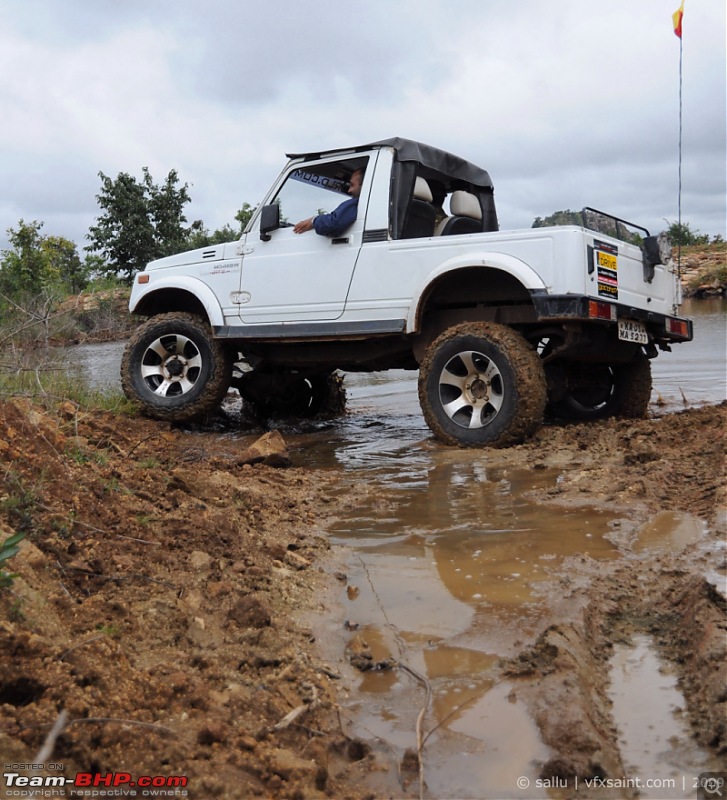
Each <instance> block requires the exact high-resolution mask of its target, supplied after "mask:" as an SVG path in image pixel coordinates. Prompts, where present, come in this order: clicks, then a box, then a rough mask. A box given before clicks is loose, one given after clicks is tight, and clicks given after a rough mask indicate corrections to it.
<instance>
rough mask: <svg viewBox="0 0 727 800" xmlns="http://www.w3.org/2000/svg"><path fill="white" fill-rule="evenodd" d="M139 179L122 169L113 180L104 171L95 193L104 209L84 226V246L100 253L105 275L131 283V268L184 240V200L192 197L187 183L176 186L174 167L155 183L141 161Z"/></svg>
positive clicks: (167, 252) (179, 247)
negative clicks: (86, 244) (142, 167)
mask: <svg viewBox="0 0 727 800" xmlns="http://www.w3.org/2000/svg"><path fill="white" fill-rule="evenodd" d="M143 173H144V176H143V178H142V180H141V182H139V181H137V180H136V178H134V177H133V176H131V175H129V174H128V173H125V172H120V173H119V174H118V176H117V177H116V180H111V178H109V177H108V176H107V175H104V174H103V172H99V177H100V178H101V191H100V193H99V194H98V195H97V196H96V200H97V201H98V204H99V206H100V207H101V209H102V212H103V213H102V214H101V215H100V216H99V217H98V219H97V220H96V223H97V224H96V225H93V226H92V227H91V228H90V229H89V232H88V236H87V238H88V239H89V241H90V242H91V244H89V245H88V246H87V247H86V248H85V249H86V250H88V251H90V252H92V253H99V254H100V255H101V256H102V257H103V258H104V261H105V263H106V268H105V272H106V274H107V275H109V276H115V275H119V276H120V277H121V278H122V279H123V280H124V281H126V282H127V283H131V281H132V280H133V277H134V274H135V273H136V272H138V271H139V270H142V269H144V267H145V266H146V264H147V263H148V262H149V261H153V260H154V259H157V258H162V257H164V256H168V255H172V254H173V253H178V252H180V251H181V250H184V249H185V248H186V246H187V240H188V237H189V230H188V229H186V228H185V227H184V223H185V222H186V221H187V220H186V218H185V217H184V213H183V212H184V206H185V204H186V203H188V202H189V201H190V197H189V193H188V192H187V184H186V183H185V184H184V185H183V186H178V183H179V177H178V175H177V172H176V170H170V172H169V174H168V175H167V178H166V180H165V182H164V183H163V184H162V185H161V186H157V185H156V184H155V183H154V182H153V180H152V177H151V174H150V173H149V169H148V168H147V167H144V169H143Z"/></svg>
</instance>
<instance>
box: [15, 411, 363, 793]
mask: <svg viewBox="0 0 727 800" xmlns="http://www.w3.org/2000/svg"><path fill="white" fill-rule="evenodd" d="M64 414H65V416H63V415H62V416H61V417H60V418H53V417H51V416H48V415H46V414H44V413H42V411H39V410H38V409H36V408H33V407H31V406H30V405H26V404H24V403H2V404H0V468H1V469H2V472H3V476H4V485H3V491H2V500H1V510H2V516H1V517H0V519H1V520H2V522H0V541H1V540H3V539H4V538H5V537H6V535H8V534H9V533H10V532H11V531H12V530H23V531H25V532H26V537H27V538H26V540H25V542H24V543H23V546H22V550H21V553H20V554H19V555H18V556H17V557H15V558H14V559H13V561H12V569H13V571H15V572H16V573H18V574H19V577H18V578H16V579H15V581H14V584H13V586H12V588H11V590H5V591H3V592H0V675H2V681H1V682H0V751H2V753H3V756H4V760H5V761H6V762H17V763H28V762H29V761H31V760H32V755H33V754H34V753H36V752H37V751H38V750H39V749H40V747H41V745H42V744H43V741H44V739H45V737H46V736H47V734H48V732H49V729H50V727H51V726H52V725H53V723H54V722H55V720H56V719H57V717H58V715H59V713H60V712H61V711H62V710H65V712H67V714H68V719H69V722H68V724H67V725H66V727H65V729H64V730H63V732H62V733H61V735H60V737H59V738H58V740H57V742H56V744H55V748H54V751H53V759H52V760H53V761H55V762H56V763H62V764H65V765H66V766H67V769H68V771H69V772H68V774H71V775H74V774H76V773H77V772H84V771H90V772H100V773H106V772H114V771H116V772H118V771H126V772H130V773H131V774H132V775H183V776H186V777H187V778H188V779H189V785H190V787H193V788H191V789H190V790H189V792H188V796H192V797H199V798H207V797H213V796H214V797H227V798H247V797H252V796H268V797H269V796H281V797H287V796H294V795H296V793H297V794H298V795H300V796H302V795H304V796H306V797H315V796H318V795H319V794H320V793H321V792H323V791H324V790H326V791H328V792H329V793H333V794H338V790H337V786H338V777H337V775H338V773H345V771H346V769H347V768H348V765H349V764H350V763H353V762H351V761H350V759H349V758H348V756H347V755H346V753H347V750H346V745H347V742H346V740H345V739H344V737H343V736H341V735H340V734H338V733H337V732H336V729H335V728H334V732H333V733H328V732H327V731H328V730H329V728H330V727H331V725H332V722H331V709H332V707H333V705H334V695H335V693H334V691H333V689H332V684H333V682H334V680H333V679H332V678H331V677H330V675H329V674H327V673H328V672H330V671H329V670H327V668H326V666H325V665H324V664H321V663H318V662H317V661H316V659H315V656H314V655H313V646H312V643H311V641H310V633H309V632H308V631H307V630H306V629H305V628H303V627H301V625H300V622H298V621H297V616H298V613H299V612H302V611H305V610H306V609H310V608H312V607H314V606H315V603H316V592H317V590H316V587H317V586H319V585H320V584H321V582H322V580H323V575H322V573H321V572H319V570H318V568H316V567H314V566H312V564H313V562H314V560H316V559H318V558H319V557H320V556H322V555H324V554H325V552H326V549H327V543H326V541H325V539H324V538H323V537H322V536H321V535H320V534H319V532H318V526H319V525H320V523H321V522H322V517H321V510H322V509H325V508H326V507H327V502H326V501H327V497H326V484H325V481H324V480H322V477H321V476H320V475H315V476H314V475H310V474H307V473H305V472H304V471H302V470H297V469H289V470H279V469H274V468H272V467H269V466H265V465H264V464H260V465H256V466H252V467H251V466H249V465H240V464H239V460H240V458H239V456H240V453H241V452H243V451H244V450H245V449H246V448H245V446H246V444H247V443H248V442H244V441H243V442H241V441H239V440H237V441H232V440H227V441H221V440H220V439H219V437H214V439H212V437H200V436H194V435H191V434H185V433H182V432H179V431H174V430H171V429H170V428H169V426H164V425H160V424H158V423H153V422H150V421H146V420H129V419H124V418H119V417H114V416H113V415H110V414H104V413H101V412H98V413H96V412H95V413H93V414H83V413H81V412H77V410H76V409H75V408H73V407H72V406H70V404H69V405H67V406H66V407H65V409H64ZM294 711H295V712H296V715H295V719H294V720H293V721H292V722H290V721H286V720H287V719H288V715H290V714H291V712H294ZM321 796H322V795H321ZM349 796H352V797H356V796H359V795H358V794H357V793H353V794H350V795H349Z"/></svg>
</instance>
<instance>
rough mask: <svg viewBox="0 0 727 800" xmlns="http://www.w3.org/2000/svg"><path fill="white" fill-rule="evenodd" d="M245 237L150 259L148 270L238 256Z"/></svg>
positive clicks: (204, 262)
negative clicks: (153, 259)
mask: <svg viewBox="0 0 727 800" xmlns="http://www.w3.org/2000/svg"><path fill="white" fill-rule="evenodd" d="M244 238H245V237H244V236H243V238H242V239H241V240H239V241H235V242H226V243H225V244H214V245H210V246H209V247H199V248H197V249H196V250H187V251H186V252H184V253H176V254H175V255H173V256H166V257H165V258H158V259H157V260H156V261H150V262H149V263H148V264H147V265H146V271H149V270H155V269H168V268H169V267H182V266H185V265H186V264H206V263H207V262H208V261H222V259H224V258H236V257H238V255H239V253H238V250H239V248H240V244H241V242H242V241H243V240H244Z"/></svg>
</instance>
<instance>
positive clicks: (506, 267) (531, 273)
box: [406, 252, 547, 333]
mask: <svg viewBox="0 0 727 800" xmlns="http://www.w3.org/2000/svg"><path fill="white" fill-rule="evenodd" d="M472 267H487V268H488V269H497V270H501V271H502V272H505V273H507V274H508V275H511V276H512V277H513V278H515V279H516V280H517V281H519V282H520V283H521V284H522V285H523V286H524V287H525V288H526V289H528V290H529V291H533V290H537V289H541V290H543V289H547V287H546V285H545V284H544V283H543V280H542V279H541V277H540V276H539V275H538V273H537V272H535V270H534V269H533V268H532V267H531V266H529V265H528V264H526V263H525V262H524V261H521V260H520V259H519V258H515V256H510V255H507V254H506V253H488V252H482V253H466V254H464V253H463V254H462V255H458V256H455V257H454V258H451V259H449V260H447V261H444V262H443V263H442V264H440V265H439V266H438V267H437V268H436V269H433V270H432V271H431V272H430V273H429V274H428V275H427V277H426V278H425V280H424V281H422V283H420V284H419V286H418V287H417V290H416V292H415V293H414V297H413V298H412V303H411V306H410V307H409V314H408V316H407V320H406V332H407V333H417V332H418V323H419V321H420V313H419V312H420V308H421V304H422V299H423V298H424V296H425V295H426V293H427V290H428V289H429V287H430V286H431V285H432V283H434V282H435V281H436V280H437V279H438V278H441V277H442V275H445V274H447V273H451V272H456V271H457V270H460V269H469V268H472Z"/></svg>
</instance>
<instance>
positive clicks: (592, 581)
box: [0, 402, 727, 800]
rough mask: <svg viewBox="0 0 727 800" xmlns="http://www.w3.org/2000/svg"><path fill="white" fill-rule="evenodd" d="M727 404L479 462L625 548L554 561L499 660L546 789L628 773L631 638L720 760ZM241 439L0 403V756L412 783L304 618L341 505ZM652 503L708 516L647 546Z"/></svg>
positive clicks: (329, 564) (238, 778)
mask: <svg viewBox="0 0 727 800" xmlns="http://www.w3.org/2000/svg"><path fill="white" fill-rule="evenodd" d="M726 416H727V406H725V405H724V404H723V405H722V406H720V407H705V408H699V409H691V410H688V411H685V412H683V413H680V414H670V415H666V416H664V417H661V418H655V419H649V420H643V421H637V422H625V421H606V422H602V423H597V424H590V425H573V426H563V427H556V426H548V427H545V428H543V429H542V430H541V431H539V433H538V434H537V436H536V437H535V438H534V439H533V440H531V441H530V442H528V443H527V444H524V445H520V446H518V447H513V448H510V449H509V450H499V451H492V452H491V458H492V462H493V464H496V463H498V462H501V463H507V464H511V465H519V466H521V467H523V468H524V469H528V470H530V469H532V470H542V469H550V468H557V469H558V470H559V471H560V473H561V478H560V480H559V481H558V483H557V485H556V486H555V487H552V488H550V489H548V490H546V491H543V492H540V493H535V494H536V496H535V497H534V499H535V500H537V502H541V503H561V504H566V505H567V504H592V505H599V504H601V505H603V506H607V507H608V508H609V509H612V510H618V512H619V513H620V514H622V515H623V516H624V518H626V519H628V520H630V523H631V524H624V525H623V526H621V528H620V529H618V530H615V531H614V534H613V535H614V539H615V540H616V541H617V544H618V547H619V549H620V551H621V552H622V557H621V558H618V559H614V560H612V561H611V562H609V564H608V565H607V566H606V567H604V565H603V564H600V565H596V564H594V563H592V562H590V560H589V559H587V558H583V559H581V558H576V559H573V560H572V561H573V563H571V564H569V570H568V572H567V574H564V575H563V577H562V579H561V583H560V584H559V585H558V586H557V587H552V588H551V590H550V591H552V592H553V593H554V594H557V595H558V602H555V601H553V603H552V609H553V611H552V614H551V616H550V618H549V619H548V620H547V621H546V622H545V623H544V624H543V625H542V626H541V629H540V630H539V631H538V632H537V634H536V635H535V636H534V637H533V639H532V641H528V642H523V643H522V646H521V648H520V651H519V653H517V654H515V655H514V656H512V657H510V658H507V659H503V660H502V661H501V663H500V664H498V665H497V666H496V670H497V672H498V673H499V675H500V676H501V677H502V678H503V679H504V678H507V680H508V681H511V682H512V683H513V684H514V687H515V688H514V690H513V691H514V692H515V693H516V694H517V696H518V697H520V698H521V699H522V700H523V703H524V704H525V705H526V706H527V708H528V709H529V711H530V713H531V714H532V716H533V718H534V719H535V721H536V722H537V725H538V727H539V730H540V734H541V736H542V739H543V741H544V742H545V744H546V745H547V746H548V747H549V748H550V756H549V757H548V758H546V759H543V761H542V763H541V764H540V765H539V770H540V775H541V776H542V777H543V778H544V779H548V778H552V779H556V778H559V779H563V780H566V781H567V780H568V779H570V778H575V777H576V776H580V777H581V778H585V777H589V776H600V777H607V776H621V775H623V774H624V772H625V770H627V768H628V764H625V763H624V761H625V759H624V755H623V752H622V749H621V747H620V745H619V741H618V730H617V728H618V725H617V723H616V721H615V719H614V716H613V713H612V705H611V703H612V701H611V700H610V698H609V695H608V686H609V680H610V679H609V664H610V661H611V658H612V655H613V651H614V648H615V647H617V646H618V645H620V644H622V643H628V642H629V641H631V637H633V636H634V635H635V634H639V633H644V634H648V635H649V636H650V637H651V638H652V640H653V641H654V643H655V644H654V646H655V648H656V649H657V650H658V652H659V654H660V655H661V656H662V657H663V658H664V659H665V660H666V661H668V662H669V663H670V664H672V665H674V668H675V670H676V671H677V674H678V680H679V682H680V687H681V689H682V692H683V694H684V697H685V701H686V710H685V714H686V716H687V717H688V720H689V725H690V726H691V730H692V735H693V737H694V738H695V740H696V741H698V742H699V743H700V745H701V746H703V747H705V748H707V749H708V751H709V752H710V753H711V754H712V756H713V757H714V758H715V759H721V761H722V763H723V762H724V760H725V730H724V719H725V699H726V698H725V694H724V665H725V650H724V630H725V603H724V597H723V595H722V594H720V592H719V591H717V590H716V589H715V588H714V585H713V584H714V583H717V584H718V583H719V582H720V581H722V583H724V578H725V550H724V548H723V546H722V542H723V537H724V518H723V516H722V514H723V509H724V505H725V485H724V430H725V421H726V420H725V417H726ZM255 438H256V437H254V436H252V437H240V436H239V435H238V436H236V437H234V438H231V437H225V436H221V435H220V434H219V433H196V434H192V433H186V432H183V431H180V430H174V429H170V427H169V426H168V425H164V424H160V423H155V422H152V421H149V420H143V419H134V420H130V419H126V418H121V417H114V416H112V415H110V414H105V413H102V412H98V413H96V412H94V413H82V412H79V411H77V410H76V409H73V408H72V407H68V406H66V407H65V408H64V409H62V411H61V413H60V414H58V415H56V414H53V415H51V414H47V413H45V412H43V411H41V410H40V409H38V408H33V407H31V406H29V405H27V404H24V403H19V402H6V403H3V404H0V469H1V470H2V476H3V483H2V489H1V491H0V494H1V495H2V496H1V497H0V540H2V539H4V538H5V537H6V536H7V535H9V534H10V533H11V532H13V531H16V530H22V531H24V532H25V533H26V540H25V544H24V546H23V548H22V550H21V553H20V554H19V555H18V556H17V557H15V558H14V559H13V561H12V562H11V566H12V569H13V571H14V572H16V573H18V576H19V577H17V578H16V579H15V581H14V583H13V585H12V587H11V588H9V589H4V590H2V591H0V676H1V677H0V753H2V755H3V757H4V760H5V762H7V763H20V764H28V763H34V759H35V756H36V754H37V753H38V752H39V751H40V750H41V748H42V746H43V744H44V743H46V744H52V759H53V762H54V763H56V764H62V765H64V767H65V768H66V770H67V774H69V775H74V774H76V773H78V772H86V771H88V772H96V773H107V772H119V771H124V772H129V773H131V774H132V775H136V776H138V775H169V776H185V777H186V778H187V780H188V784H187V787H186V789H185V791H187V796H189V797H196V798H205V799H206V798H211V797H220V798H229V799H230V800H233V799H234V800H238V799H240V798H248V797H270V798H288V797H290V798H293V797H305V798H315V797H335V798H339V797H340V798H344V797H348V798H352V800H358V798H364V797H373V796H381V797H384V796H399V795H400V796H417V795H418V794H419V787H418V774H417V771H416V769H417V767H416V762H417V759H416V755H415V754H414V755H413V756H412V754H411V753H410V754H409V755H408V756H407V759H408V760H407V759H404V760H403V763H402V760H401V759H399V757H398V756H397V755H396V754H395V753H393V752H392V751H391V749H389V750H388V751H386V750H382V749H381V748H380V747H375V746H373V745H372V743H370V742H364V741H360V740H357V739H352V738H351V737H350V736H348V735H347V734H346V732H345V729H344V726H343V725H342V724H341V722H340V719H339V716H338V712H337V704H338V693H339V691H340V689H339V686H340V685H341V676H340V675H339V673H338V671H337V668H335V667H334V668H331V665H330V664H328V663H325V662H324V660H323V658H322V656H321V651H320V649H319V648H318V645H317V642H316V641H315V640H314V637H313V635H312V633H311V630H310V629H308V628H307V627H306V624H305V622H304V620H306V619H310V618H312V617H313V616H315V615H326V614H329V613H331V609H330V606H329V604H328V600H327V599H326V598H327V597H329V596H330V594H329V593H330V588H331V586H332V585H336V584H337V582H338V581H339V579H341V580H343V579H345V576H342V575H340V565H339V564H337V563H336V560H335V558H334V556H333V555H332V554H331V552H330V550H329V544H328V539H327V537H326V533H325V530H326V525H327V524H328V522H329V521H330V520H331V519H332V518H334V517H335V516H336V515H343V514H346V513H347V508H350V507H352V506H354V505H355V504H356V502H357V500H356V497H355V496H354V495H353V494H351V495H348V496H346V495H343V496H341V495H340V492H337V491H336V490H337V488H338V487H337V481H338V479H337V477H336V474H335V473H333V472H332V471H316V472H314V471H310V470H306V469H305V466H304V464H300V463H298V459H297V458H296V454H295V453H286V452H285V451H284V448H283V450H282V451H280V450H279V451H277V454H276V456H275V457H274V458H273V459H272V460H270V459H269V460H268V463H263V462H264V460H265V458H266V457H262V458H257V459H256V458H253V459H251V460H252V461H257V462H258V463H254V464H250V463H242V462H243V461H244V460H245V459H241V453H242V452H243V451H244V450H245V449H246V448H247V447H248V446H249V445H251V444H252V443H253V440H254V439H255ZM288 459H290V460H291V461H292V464H293V466H292V467H289V468H285V469H281V468H280V467H275V466H271V465H270V464H271V463H272V464H279V465H283V464H285V463H288ZM332 498H335V499H332ZM668 511H674V512H688V513H689V514H691V515H694V516H695V517H697V518H699V519H701V520H702V521H703V522H704V525H705V528H704V530H703V531H702V532H701V534H700V536H698V537H695V538H694V540H693V541H688V542H687V543H686V544H681V543H676V544H674V546H669V547H667V548H663V547H662V548H661V549H659V547H656V548H653V547H651V546H650V545H649V544H648V543H646V544H644V542H643V541H642V540H641V539H640V536H641V534H640V532H639V531H640V530H641V529H640V527H639V526H640V525H642V524H643V523H644V522H646V521H647V520H648V519H649V518H650V517H651V516H652V515H654V514H656V513H657V512H668ZM705 575H711V576H716V577H713V581H712V582H711V583H710V582H709V581H708V580H706V578H705ZM345 640H346V635H345V633H344V631H342V633H341V651H342V652H343V650H344V648H345ZM555 708H557V709H558V711H557V713H554V712H553V709H555ZM62 712H66V714H67V721H66V723H65V726H64V727H63V729H62V731H61V732H60V734H59V735H58V737H57V739H55V740H54V741H53V742H52V743H49V742H48V740H47V737H48V735H49V732H50V731H51V728H52V726H53V724H54V723H55V722H56V721H57V720H58V718H59V715H60V714H61V713H62ZM412 761H413V763H414V769H412ZM424 766H426V753H425V752H424ZM46 772H47V770H46ZM28 774H30V773H28ZM381 776H385V777H386V780H381ZM424 779H425V780H426V773H424ZM382 786H383V787H385V788H382ZM425 794H426V790H425ZM68 796H73V795H72V793H71V792H69V793H68ZM473 796H476V795H473ZM550 796H554V795H552V793H551V795H550ZM561 796H571V795H569V790H568V789H565V790H563V792H561ZM578 796H579V797H585V796H587V794H586V793H585V792H584V791H583V787H582V786H581V789H580V790H579V792H578ZM594 796H613V797H617V796H623V792H622V791H621V793H620V794H618V793H617V794H614V793H613V792H611V794H608V793H605V794H604V792H601V793H600V794H598V793H595V792H594Z"/></svg>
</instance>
